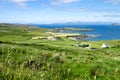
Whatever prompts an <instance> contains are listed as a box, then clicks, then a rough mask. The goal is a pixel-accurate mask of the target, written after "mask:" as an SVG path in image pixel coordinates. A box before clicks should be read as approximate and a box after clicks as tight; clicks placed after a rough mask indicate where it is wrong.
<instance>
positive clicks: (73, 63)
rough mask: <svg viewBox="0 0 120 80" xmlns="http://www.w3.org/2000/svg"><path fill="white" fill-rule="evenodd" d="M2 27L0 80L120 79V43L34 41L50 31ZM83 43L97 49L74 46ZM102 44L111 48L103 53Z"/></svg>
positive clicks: (117, 41)
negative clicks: (36, 37) (35, 37)
mask: <svg viewBox="0 0 120 80" xmlns="http://www.w3.org/2000/svg"><path fill="white" fill-rule="evenodd" d="M3 26H4V25H3ZM3 26H2V27H1V26H0V80H119V79H120V76H119V75H120V67H119V66H120V46H119V44H120V41H119V40H113V41H74V40H69V39H66V38H61V39H60V40H56V41H49V40H32V39H31V38H32V37H33V36H39V35H42V36H43V35H47V33H46V32H47V31H49V30H47V29H42V28H36V27H34V28H31V27H27V26H25V27H22V26H21V27H19V28H18V27H16V26H14V25H10V27H9V26H8V25H7V27H6V26H4V27H3ZM11 27H12V28H11ZM1 30H2V31H1ZM31 30H32V32H33V33H31V32H29V31H31ZM15 31H17V32H15ZM21 32H22V33H21ZM80 43H81V44H90V47H95V48H98V49H97V50H90V49H88V50H87V49H84V48H81V47H74V46H71V45H72V44H80ZM103 43H108V44H109V45H110V46H111V48H108V49H101V48H100V46H101V45H102V44H103Z"/></svg>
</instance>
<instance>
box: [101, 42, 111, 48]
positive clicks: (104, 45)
mask: <svg viewBox="0 0 120 80" xmlns="http://www.w3.org/2000/svg"><path fill="white" fill-rule="evenodd" d="M109 47H110V46H109V45H108V44H106V43H104V44H102V46H101V48H109Z"/></svg>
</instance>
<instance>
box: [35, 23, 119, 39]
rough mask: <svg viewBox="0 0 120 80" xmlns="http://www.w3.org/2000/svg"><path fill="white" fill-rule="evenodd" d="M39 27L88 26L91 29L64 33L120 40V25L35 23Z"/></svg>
mask: <svg viewBox="0 0 120 80" xmlns="http://www.w3.org/2000/svg"><path fill="white" fill-rule="evenodd" d="M36 26H39V27H41V28H66V27H69V28H90V29H94V30H92V31H67V32H66V33H80V34H90V35H99V36H98V37H96V38H89V39H87V40H120V26H118V25H116V26H115V25H73V24H72V25H71V24H41V25H36Z"/></svg>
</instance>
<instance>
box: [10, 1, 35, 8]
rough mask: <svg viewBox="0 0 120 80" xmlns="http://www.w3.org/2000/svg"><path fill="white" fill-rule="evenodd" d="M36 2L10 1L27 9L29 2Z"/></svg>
mask: <svg viewBox="0 0 120 80" xmlns="http://www.w3.org/2000/svg"><path fill="white" fill-rule="evenodd" d="M31 1H35V0H10V2H13V3H15V4H17V5H19V6H21V7H24V8H27V2H31Z"/></svg>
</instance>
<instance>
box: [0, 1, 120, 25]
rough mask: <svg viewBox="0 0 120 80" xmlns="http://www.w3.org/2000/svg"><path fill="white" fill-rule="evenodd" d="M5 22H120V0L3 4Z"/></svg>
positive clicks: (0, 14)
mask: <svg viewBox="0 0 120 80" xmlns="http://www.w3.org/2000/svg"><path fill="white" fill-rule="evenodd" d="M3 22H6V23H63V22H120V0H0V23H3Z"/></svg>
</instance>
